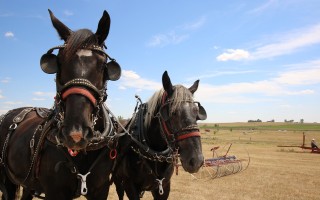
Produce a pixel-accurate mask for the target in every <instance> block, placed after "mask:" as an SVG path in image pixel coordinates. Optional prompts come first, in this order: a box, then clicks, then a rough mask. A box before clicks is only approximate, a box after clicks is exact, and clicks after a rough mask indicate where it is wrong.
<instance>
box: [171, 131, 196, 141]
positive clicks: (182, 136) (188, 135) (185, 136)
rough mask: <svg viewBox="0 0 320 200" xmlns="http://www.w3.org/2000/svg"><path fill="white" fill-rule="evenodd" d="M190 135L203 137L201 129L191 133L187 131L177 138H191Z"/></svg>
mask: <svg viewBox="0 0 320 200" xmlns="http://www.w3.org/2000/svg"><path fill="white" fill-rule="evenodd" d="M189 137H201V135H200V132H199V131H196V132H190V133H186V134H183V135H179V136H178V138H177V141H179V140H184V139H186V138H189Z"/></svg>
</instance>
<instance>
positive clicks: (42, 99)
mask: <svg viewBox="0 0 320 200" xmlns="http://www.w3.org/2000/svg"><path fill="white" fill-rule="evenodd" d="M45 100H46V99H45V98H36V97H34V98H32V101H45Z"/></svg>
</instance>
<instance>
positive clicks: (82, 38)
mask: <svg viewBox="0 0 320 200" xmlns="http://www.w3.org/2000/svg"><path fill="white" fill-rule="evenodd" d="M66 44H67V45H66V47H65V49H64V51H63V55H64V57H65V59H66V60H67V61H70V59H71V58H72V56H74V55H75V53H76V52H77V51H78V49H81V48H83V47H84V46H86V47H90V46H92V45H98V38H97V37H96V35H95V34H94V33H93V32H92V31H90V30H89V29H80V30H78V31H75V32H73V33H72V34H71V35H70V36H69V37H68V39H67V41H66Z"/></svg>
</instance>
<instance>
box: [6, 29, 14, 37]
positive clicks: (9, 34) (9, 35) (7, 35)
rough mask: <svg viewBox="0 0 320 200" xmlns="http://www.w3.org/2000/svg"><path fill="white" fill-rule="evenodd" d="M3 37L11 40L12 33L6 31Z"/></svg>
mask: <svg viewBox="0 0 320 200" xmlns="http://www.w3.org/2000/svg"><path fill="white" fill-rule="evenodd" d="M4 36H5V37H6V38H13V37H14V34H13V32H11V31H8V32H6V33H5V34H4Z"/></svg>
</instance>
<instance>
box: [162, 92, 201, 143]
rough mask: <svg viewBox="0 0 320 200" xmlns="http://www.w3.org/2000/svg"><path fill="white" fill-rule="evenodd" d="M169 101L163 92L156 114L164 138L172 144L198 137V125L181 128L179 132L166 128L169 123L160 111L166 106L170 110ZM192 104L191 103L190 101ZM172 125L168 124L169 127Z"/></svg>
mask: <svg viewBox="0 0 320 200" xmlns="http://www.w3.org/2000/svg"><path fill="white" fill-rule="evenodd" d="M170 102H171V101H170V100H168V99H167V92H164V93H163V95H162V99H161V107H160V111H159V112H158V114H157V116H159V121H160V124H161V127H162V130H163V132H164V133H165V136H166V137H167V138H168V139H169V140H170V141H173V143H175V142H177V141H181V140H184V139H187V138H190V137H200V136H201V135H200V132H199V127H198V125H196V124H194V125H189V126H187V127H183V128H181V129H179V130H175V131H172V130H170V129H169V128H168V125H167V122H169V123H170V121H169V120H170V118H169V119H167V120H166V119H164V117H163V116H162V115H161V109H164V107H165V106H166V105H169V108H168V110H170ZM192 102H193V101H192ZM171 124H172V123H170V125H171Z"/></svg>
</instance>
